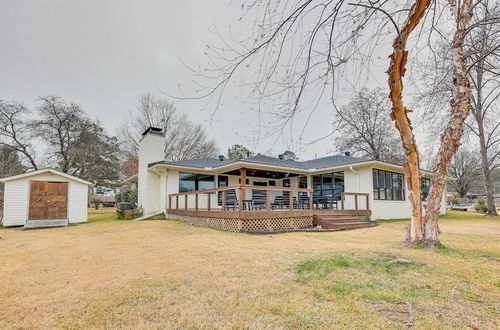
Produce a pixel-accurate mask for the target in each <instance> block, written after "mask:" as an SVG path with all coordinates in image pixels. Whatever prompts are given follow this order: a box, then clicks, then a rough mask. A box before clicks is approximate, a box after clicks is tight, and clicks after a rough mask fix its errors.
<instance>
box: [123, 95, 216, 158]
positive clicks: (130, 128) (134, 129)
mask: <svg viewBox="0 0 500 330" xmlns="http://www.w3.org/2000/svg"><path fill="white" fill-rule="evenodd" d="M150 126H153V127H158V128H162V129H163V131H164V132H165V136H166V138H165V141H166V142H165V155H164V156H165V159H167V160H181V159H189V158H204V157H213V156H216V155H217V153H218V148H217V145H216V143H215V141H214V140H210V139H209V138H208V134H207V133H206V131H205V129H204V128H203V127H202V126H201V125H196V124H194V123H192V122H191V121H190V120H189V119H188V118H187V116H186V115H182V114H179V113H178V112H177V110H176V108H175V106H174V105H173V104H172V103H170V102H169V101H168V100H166V99H161V98H157V97H155V96H154V95H152V94H143V95H141V96H140V97H139V101H138V104H137V108H136V110H135V111H134V112H131V113H130V114H129V116H128V118H126V121H125V122H123V123H122V125H121V127H120V131H119V138H120V140H121V141H122V143H123V144H124V146H125V149H126V150H127V151H128V154H129V156H135V155H137V152H138V146H139V140H140V138H141V134H142V133H143V132H144V131H145V130H146V129H147V128H148V127H150Z"/></svg>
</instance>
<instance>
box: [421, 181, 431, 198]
mask: <svg viewBox="0 0 500 330" xmlns="http://www.w3.org/2000/svg"><path fill="white" fill-rule="evenodd" d="M420 185H421V186H422V201H426V200H427V197H428V196H429V191H430V190H431V179H428V178H422V181H421V183H420Z"/></svg>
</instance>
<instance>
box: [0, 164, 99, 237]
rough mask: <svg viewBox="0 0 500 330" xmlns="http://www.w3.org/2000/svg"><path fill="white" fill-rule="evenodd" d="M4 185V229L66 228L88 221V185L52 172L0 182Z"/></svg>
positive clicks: (29, 174) (16, 176) (41, 172)
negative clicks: (22, 227) (69, 225)
mask: <svg viewBox="0 0 500 330" xmlns="http://www.w3.org/2000/svg"><path fill="white" fill-rule="evenodd" d="M0 183H4V185H5V187H4V212H3V219H2V224H3V226H24V227H25V228H38V227H55V226H67V225H68V224H70V223H82V222H87V203H88V190H89V186H90V185H91V183H90V182H87V181H85V180H82V179H80V178H77V177H74V176H71V175H69V174H66V173H62V172H59V171H56V170H53V169H43V170H37V171H33V172H29V173H24V174H20V175H15V176H10V177H6V178H2V179H0Z"/></svg>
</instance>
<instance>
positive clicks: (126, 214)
mask: <svg viewBox="0 0 500 330" xmlns="http://www.w3.org/2000/svg"><path fill="white" fill-rule="evenodd" d="M116 214H117V215H118V219H120V220H132V219H135V218H138V217H140V216H142V208H138V209H133V210H126V211H118V210H117V211H116Z"/></svg>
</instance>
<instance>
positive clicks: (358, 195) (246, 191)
mask: <svg viewBox="0 0 500 330" xmlns="http://www.w3.org/2000/svg"><path fill="white" fill-rule="evenodd" d="M164 139H165V137H164V135H163V134H162V131H161V130H160V129H156V128H149V129H147V130H146V131H145V132H144V134H143V137H142V139H141V141H140V143H139V168H138V176H137V177H135V178H131V179H130V180H127V181H125V182H126V183H127V184H133V183H134V182H136V181H138V204H139V205H140V206H142V208H143V210H144V213H145V214H155V213H159V212H163V213H165V214H166V217H167V218H172V219H183V220H186V221H188V222H190V223H192V224H195V225H202V226H208V227H214V228H219V229H225V230H232V231H245V232H255V231H257V232H261V231H277V230H278V231H279V230H289V229H298V228H308V227H311V226H312V225H313V224H319V225H321V226H322V228H329V227H331V225H332V223H333V222H336V223H338V224H343V225H344V224H352V223H354V222H359V221H355V220H360V219H361V220H365V221H366V219H368V218H369V217H371V219H372V220H374V219H387V218H409V217H410V202H409V201H408V198H407V191H408V189H407V187H406V180H405V175H404V171H403V168H402V166H400V165H395V164H389V163H385V162H381V161H375V160H371V159H365V158H357V157H352V156H350V155H349V153H346V154H345V155H337V156H328V157H323V158H318V159H312V160H308V161H292V160H286V159H284V158H283V157H282V156H278V157H268V156H262V155H257V156H254V157H248V158H245V159H242V160H238V161H231V160H226V159H224V157H223V156H219V158H204V159H190V160H181V161H165V160H163V159H162V158H163V150H164V145H165V141H164ZM422 176H423V179H422V185H423V190H424V194H423V195H424V196H422V198H423V199H425V198H426V197H427V192H428V189H429V187H430V177H431V173H429V172H422ZM444 194H445V196H446V191H445V192H444ZM445 211H446V198H443V201H442V207H441V212H442V213H444V212H445ZM360 226H361V224H360Z"/></svg>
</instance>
